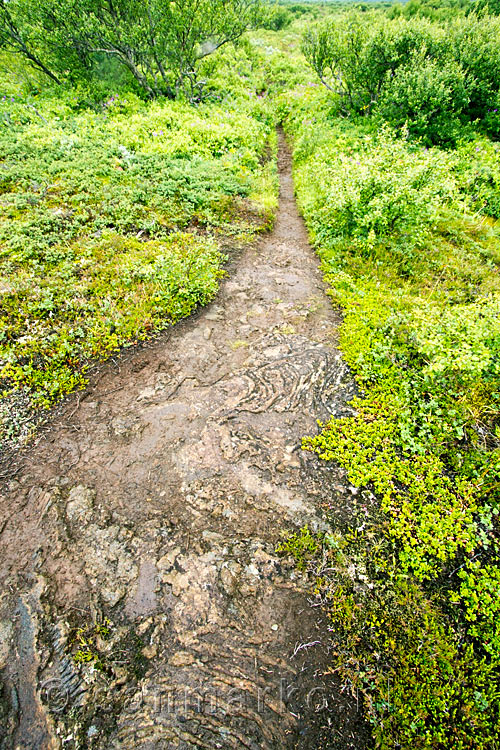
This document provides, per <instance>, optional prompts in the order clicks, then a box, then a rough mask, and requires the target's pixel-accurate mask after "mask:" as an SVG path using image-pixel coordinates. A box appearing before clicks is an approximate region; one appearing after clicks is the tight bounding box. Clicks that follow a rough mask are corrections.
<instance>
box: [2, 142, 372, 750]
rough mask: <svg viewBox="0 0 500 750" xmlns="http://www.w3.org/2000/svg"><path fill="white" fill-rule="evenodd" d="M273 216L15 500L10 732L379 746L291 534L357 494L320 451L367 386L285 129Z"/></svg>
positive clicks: (5, 595) (73, 425) (56, 439)
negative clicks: (286, 539)
mask: <svg viewBox="0 0 500 750" xmlns="http://www.w3.org/2000/svg"><path fill="white" fill-rule="evenodd" d="M279 166H280V181H281V194H280V205H279V212H278V219H277V224H276V227H275V230H274V232H273V233H272V234H271V235H269V236H267V237H265V238H263V239H262V240H261V241H260V243H258V244H257V245H255V246H253V247H251V248H248V249H247V250H246V251H245V252H244V253H242V255H241V256H240V257H239V258H238V259H237V261H235V262H234V263H233V268H232V270H231V273H230V274H229V275H228V277H227V279H226V280H225V281H224V282H223V283H222V285H221V290H220V293H219V295H218V297H217V299H216V300H215V302H214V303H213V304H212V305H211V306H209V307H208V308H206V309H205V310H204V311H202V312H200V313H199V314H197V315H196V316H195V317H193V318H191V319H190V320H188V321H185V322H184V323H182V324H180V325H178V326H176V327H175V328H174V329H172V331H171V333H170V335H165V337H164V338H162V339H161V340H159V341H157V342H156V343H154V344H151V345H150V346H148V347H145V348H143V349H141V350H139V351H136V352H135V353H133V354H130V353H129V354H128V355H125V356H124V357H122V358H121V359H120V360H119V361H118V362H116V363H115V364H113V363H111V364H109V365H108V366H107V367H105V368H104V370H103V372H102V373H101V375H100V376H99V379H98V382H96V383H94V384H93V385H92V387H89V388H88V389H87V391H86V392H84V393H83V394H80V396H75V397H74V398H73V399H72V400H70V401H69V402H68V403H67V405H66V406H65V408H64V410H63V411H62V412H61V413H60V414H59V416H58V417H57V419H55V420H54V421H53V423H52V425H51V426H50V428H49V429H48V430H46V432H45V433H44V435H43V436H42V437H41V439H40V440H39V442H38V444H37V445H36V446H35V447H33V448H32V450H31V451H30V453H29V455H28V456H27V457H25V458H24V459H23V464H22V466H21V469H20V470H19V471H18V472H17V473H16V475H15V476H14V477H13V478H12V479H11V481H10V483H9V484H8V488H7V491H6V493H5V495H4V497H3V498H2V501H1V506H0V532H1V536H0V545H1V549H0V576H1V586H0V668H1V670H2V671H1V673H0V674H1V679H2V682H1V696H0V748H2V750H7V749H10V748H19V749H23V750H24V749H28V748H30V749H33V750H35V748H36V750H41V749H44V748H66V749H69V750H71V749H72V748H75V749H76V748H99V749H102V750H110V749H114V748H127V750H128V749H130V750H134V749H135V748H137V749H139V748H141V750H146V749H149V748H151V749H153V748H162V749H163V748H181V749H182V748H185V749H186V750H188V749H192V748H235V749H236V748H237V749H240V748H248V749H251V750H260V749H265V750H274V749H278V748H279V749H281V748H301V749H306V750H307V749H309V748H311V749H312V748H328V747H330V748H343V750H346V749H347V748H356V749H359V748H363V747H365V745H366V731H365V728H364V727H363V724H362V721H361V718H360V717H361V714H360V713H359V711H358V706H357V705H356V700H355V698H353V697H352V696H351V694H350V692H349V690H347V689H345V686H344V688H343V687H342V686H341V685H339V684H338V682H337V681H336V679H337V678H335V677H334V676H333V675H331V674H329V669H328V665H329V655H328V634H327V632H326V631H327V628H326V624H325V623H324V622H322V621H321V618H320V614H319V611H318V609H317V608H314V607H311V606H310V603H309V601H308V593H307V590H306V588H305V584H303V583H301V581H300V576H298V575H297V573H296V572H295V571H294V570H293V568H292V567H291V566H290V565H289V564H288V563H286V562H285V561H283V560H282V559H280V557H279V555H278V554H277V553H276V551H275V550H276V545H277V544H278V542H279V541H280V534H281V532H282V530H296V529H298V528H300V527H301V526H303V525H304V524H309V526H310V527H311V528H313V529H318V528H319V529H321V528H323V525H324V522H323V521H322V517H321V509H322V507H323V506H324V504H325V503H328V504H329V505H331V506H333V508H334V509H336V511H337V512H338V513H339V515H340V516H342V514H344V516H345V515H349V513H350V512H351V505H352V504H353V503H355V502H356V500H355V497H354V496H353V495H352V494H351V493H350V492H349V488H348V486H347V485H346V484H345V481H344V480H343V479H342V477H341V476H340V474H339V471H338V470H337V469H336V468H335V467H332V466H328V465H321V464H320V463H319V461H317V459H316V458H315V457H314V456H313V455H311V454H309V453H305V452H303V451H302V450H301V447H300V445H301V438H302V436H304V435H306V434H308V433H309V434H310V433H311V432H314V431H315V430H316V419H318V418H319V419H323V418H326V417H328V415H330V414H332V413H334V414H338V413H342V412H343V411H344V410H345V408H346V407H345V402H346V400H347V399H348V397H349V395H350V393H351V392H352V383H351V381H350V379H349V377H348V373H347V370H346V367H345V365H343V363H342V361H341V358H340V355H339V352H338V351H337V349H336V346H335V340H336V331H337V327H338V323H339V320H338V317H337V314H336V313H335V311H334V310H333V309H332V307H331V305H330V303H329V302H328V299H327V297H326V295H325V291H324V286H323V284H322V281H321V276H320V272H319V269H318V263H317V259H316V257H315V255H314V253H313V251H312V250H311V248H310V247H309V245H308V241H307V234H306V231H305V228H304V226H303V223H302V220H301V219H300V217H299V215H298V212H297V207H296V204H295V200H294V195H293V183H292V176H291V166H290V157H289V154H288V152H287V149H286V146H285V144H284V142H283V139H282V138H281V143H280V157H279Z"/></svg>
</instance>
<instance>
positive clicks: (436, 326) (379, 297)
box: [282, 90, 500, 749]
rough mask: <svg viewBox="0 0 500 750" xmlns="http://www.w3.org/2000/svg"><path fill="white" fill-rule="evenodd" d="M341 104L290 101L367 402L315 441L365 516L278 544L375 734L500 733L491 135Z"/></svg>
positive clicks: (300, 165) (446, 738)
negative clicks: (455, 132) (322, 618)
mask: <svg viewBox="0 0 500 750" xmlns="http://www.w3.org/2000/svg"><path fill="white" fill-rule="evenodd" d="M327 102H328V95H327V94H326V92H325V94H324V95H322V94H320V93H318V92H317V91H307V90H303V91H302V92H300V91H295V92H294V93H293V94H291V95H289V96H287V97H284V99H283V100H282V111H283V113H284V116H285V123H286V127H287V129H288V132H289V133H290V135H291V137H292V138H293V140H294V144H295V149H294V153H295V166H294V169H295V181H296V188H297V195H298V200H299V204H300V207H301V209H302V212H303V214H304V217H305V219H306V223H307V225H308V228H309V231H310V235H311V239H312V241H313V242H314V244H315V246H316V248H317V251H318V253H319V256H320V258H321V263H322V268H323V272H324V275H325V279H326V280H327V282H328V284H329V286H330V294H331V296H332V300H333V301H334V303H335V304H340V305H341V306H342V308H343V310H344V322H343V325H342V328H341V341H340V343H341V348H342V351H343V355H344V358H345V360H346V361H347V362H348V364H349V365H350V366H351V368H352V370H353V372H354V373H355V376H356V379H357V382H358V386H359V395H358V396H357V397H356V398H355V399H354V401H353V402H352V404H351V406H352V407H353V410H354V415H353V416H347V417H342V418H332V419H330V420H329V421H328V422H327V423H326V424H323V425H320V427H321V431H320V433H319V434H318V435H316V436H313V437H309V438H306V439H305V441H304V447H305V448H306V449H307V450H311V451H314V452H316V453H317V454H318V455H319V457H320V458H321V459H322V460H327V461H335V462H337V463H339V464H340V465H341V466H343V467H344V469H345V471H346V474H347V478H348V480H349V481H350V482H351V484H352V485H354V486H355V487H357V488H359V490H358V491H357V492H359V495H358V496H357V497H359V499H358V500H357V501H355V515H354V518H353V520H352V523H351V524H346V525H345V526H339V525H338V523H335V522H334V521H333V520H332V532H331V533H330V534H328V535H326V537H324V538H320V539H318V538H312V539H308V540H307V541H308V543H307V545H306V546H304V544H300V543H299V542H297V540H295V541H294V539H293V538H292V539H291V540H289V543H288V546H284V547H283V552H288V553H292V554H294V555H295V556H297V555H298V556H299V557H300V559H301V560H303V559H304V549H307V554H306V557H305V561H306V562H305V563H303V564H302V565H303V567H306V568H308V569H309V571H310V572H311V573H312V575H313V577H314V581H315V587H316V594H317V596H318V598H319V599H320V600H321V601H322V602H323V604H324V606H325V607H326V608H327V610H328V612H329V614H330V617H331V620H332V628H333V633H334V635H333V639H334V644H335V645H334V652H335V655H334V663H335V667H336V669H337V670H338V671H339V672H340V673H341V674H342V675H343V676H344V679H345V680H346V682H347V683H348V684H350V685H351V686H355V687H358V688H359V689H360V690H361V691H362V693H363V695H364V699H365V709H366V713H367V716H368V718H369V719H370V721H371V722H372V724H373V732H374V737H375V739H376V742H377V746H378V747H381V748H392V747H396V746H398V747H402V748H410V747H412V748H484V749H486V748H487V747H495V746H496V744H498V743H499V742H500V730H499V727H500V723H499V705H500V704H499V696H500V689H499V687H498V686H499V684H500V682H499V677H500V674H499V666H500V639H499V633H498V626H497V621H498V594H499V580H500V579H499V570H500V568H499V561H500V548H499V542H498V531H499V528H498V518H499V511H500V482H499V478H500V450H499V446H500V424H499V417H500V408H499V407H500V369H499V368H500V365H499V362H500V359H499V354H500V323H499V321H500V287H499V281H498V279H499V276H498V264H499V262H500V241H499V240H500V237H499V233H498V229H497V228H496V227H495V226H494V225H493V224H492V222H491V221H490V219H489V217H488V215H487V213H490V214H493V213H494V211H495V205H496V203H495V201H496V199H497V197H498V196H496V192H495V184H496V183H495V182H494V178H493V179H490V177H491V176H492V175H496V172H495V166H496V165H495V164H494V159H493V157H492V154H493V153H495V151H494V149H495V147H494V146H493V145H491V144H489V143H488V142H486V141H482V140H481V139H479V140H477V141H475V143H477V144H481V145H474V146H472V145H470V144H466V145H464V146H463V147H460V148H459V149H458V150H457V151H456V152H448V153H445V152H442V151H439V150H438V149H433V148H431V149H424V148H423V147H422V145H418V144H412V143H411V142H410V141H408V140H407V138H406V137H405V133H404V132H403V133H402V134H401V132H399V133H398V132H391V131H389V130H388V129H387V128H382V129H379V128H377V127H376V121H369V120H368V121H366V123H365V124H364V125H360V124H359V123H358V124H357V125H355V124H350V123H349V122H345V121H344V122H342V121H338V120H335V119H333V118H332V116H331V114H330V111H331V110H329V106H330V107H331V103H330V105H328V104H327ZM311 122H313V123H314V127H311ZM476 148H477V149H478V150H477V151H476ZM492 149H493V150H492ZM490 154H491V156H490ZM490 163H491V166H489V165H490ZM488 169H489V170H491V171H490V172H489V173H488V171H487V170H488ZM483 170H484V172H483ZM483 174H484V175H485V178H484V179H482V175H483ZM483 191H484V192H483ZM482 195H485V196H487V198H486V199H483V197H482ZM331 502H332V503H335V499H334V498H332V501H331ZM303 533H306V532H303ZM307 533H309V532H307ZM299 541H300V540H299ZM315 545H316V546H315ZM325 560H326V562H325ZM332 561H333V562H332ZM388 685H389V688H388Z"/></svg>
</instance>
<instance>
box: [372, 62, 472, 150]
mask: <svg viewBox="0 0 500 750" xmlns="http://www.w3.org/2000/svg"><path fill="white" fill-rule="evenodd" d="M466 83H467V81H466V76H465V73H464V71H463V70H462V68H461V67H460V66H459V65H458V64H457V63H455V62H445V63H440V62H436V61H434V60H425V59H424V60H422V59H421V56H420V55H418V54H417V55H414V56H413V57H412V58H411V59H410V62H409V63H408V65H404V66H401V67H399V68H397V69H396V70H395V71H394V72H393V73H392V74H390V75H389V81H388V82H387V84H386V86H385V87H384V91H383V94H382V96H381V97H380V99H379V102H378V107H377V111H378V112H379V113H380V114H381V115H382V117H383V118H384V119H385V120H387V122H390V123H391V124H392V125H395V126H396V127H401V126H403V125H405V124H406V125H407V127H408V131H409V132H410V133H411V134H412V135H413V136H416V137H417V138H420V139H421V140H422V142H423V143H426V144H427V145H431V144H436V143H441V144H444V143H448V144H449V143H455V142H456V140H457V139H458V138H459V136H460V134H461V130H462V119H461V117H460V116H461V114H462V113H463V111H464V110H465V109H466V107H467V105H468V103H469V95H468V92H467V85H466Z"/></svg>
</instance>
